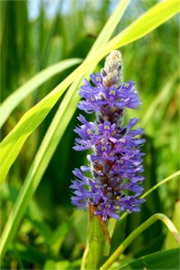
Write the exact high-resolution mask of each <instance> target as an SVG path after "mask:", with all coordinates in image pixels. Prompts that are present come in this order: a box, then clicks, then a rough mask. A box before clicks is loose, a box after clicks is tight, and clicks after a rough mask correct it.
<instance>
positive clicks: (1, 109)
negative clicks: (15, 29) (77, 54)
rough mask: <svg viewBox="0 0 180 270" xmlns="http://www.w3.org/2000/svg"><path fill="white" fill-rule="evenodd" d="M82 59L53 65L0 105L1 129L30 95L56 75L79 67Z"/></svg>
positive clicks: (68, 60)
mask: <svg viewBox="0 0 180 270" xmlns="http://www.w3.org/2000/svg"><path fill="white" fill-rule="evenodd" d="M80 62H81V59H78V58H73V59H67V60H63V61H61V62H59V63H56V64H54V65H51V66H50V67H47V68H45V69H44V70H42V71H40V72H39V73H38V74H36V75H35V76H34V77H33V78H31V79H30V80H29V81H27V82H26V83H25V84H23V85H22V86H21V87H19V88H18V89H17V90H15V91H14V92H13V93H12V94H11V95H10V96H9V97H8V98H7V99H6V100H5V101H4V102H3V103H2V104H1V105H0V115H1V118H0V128H1V127H2V125H3V124H4V123H5V121H6V120H7V118H8V117H9V115H10V114H11V112H12V111H13V110H14V109H15V108H16V107H17V106H18V105H19V103H20V102H21V101H22V100H23V99H24V98H25V97H27V96H28V95H29V94H30V93H32V92H33V91H35V90H36V89H38V87H39V86H40V85H41V84H43V83H44V82H46V81H47V80H49V79H50V78H52V77H53V76H54V75H56V74H58V73H60V72H62V71H63V70H65V69H67V68H69V67H72V66H73V65H77V64H79V63H80Z"/></svg>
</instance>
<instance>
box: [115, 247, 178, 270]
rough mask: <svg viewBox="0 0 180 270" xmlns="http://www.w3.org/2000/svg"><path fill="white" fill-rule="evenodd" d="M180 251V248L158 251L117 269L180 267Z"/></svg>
mask: <svg viewBox="0 0 180 270" xmlns="http://www.w3.org/2000/svg"><path fill="white" fill-rule="evenodd" d="M179 251H180V250H179V248H176V249H171V250H169V251H160V252H156V253H153V254H151V255H147V256H144V257H142V258H140V259H137V260H134V261H133V262H131V263H129V264H126V265H124V266H122V267H119V268H118V267H117V268H116V269H124V270H125V269H126V270H130V269H134V270H136V269H162V270H163V269H169V270H170V269H178V268H179ZM112 269H113V268H112Z"/></svg>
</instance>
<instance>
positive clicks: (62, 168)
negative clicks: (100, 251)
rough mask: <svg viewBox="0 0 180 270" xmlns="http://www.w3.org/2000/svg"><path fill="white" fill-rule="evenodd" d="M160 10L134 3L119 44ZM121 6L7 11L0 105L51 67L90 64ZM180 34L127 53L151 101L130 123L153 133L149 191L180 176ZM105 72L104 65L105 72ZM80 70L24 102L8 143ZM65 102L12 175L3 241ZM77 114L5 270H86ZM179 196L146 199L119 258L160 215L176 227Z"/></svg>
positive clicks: (128, 68)
mask: <svg viewBox="0 0 180 270" xmlns="http://www.w3.org/2000/svg"><path fill="white" fill-rule="evenodd" d="M157 2H158V1H157V0H152V1H151V0H148V1H143V0H141V1H139V0H135V1H132V3H131V4H130V5H129V8H128V10H127V12H126V13H125V15H124V17H123V19H122V20H121V23H120V24H119V25H118V27H117V29H116V31H115V33H114V34H116V33H118V32H120V31H121V30H122V29H124V28H125V27H127V26H128V25H129V24H130V23H131V22H132V21H133V20H135V19H136V18H138V17H139V16H140V15H141V14H143V13H144V12H145V11H147V10H148V9H149V8H150V7H152V6H153V5H154V4H156V3H157ZM117 3H118V1H116V0H111V1H107V0H105V1H103V0H99V1H98V0H68V1H67V0H66V1H65V0H58V1H53V0H49V1H45V0H44V1H40V0H29V1H26V0H23V1H1V33H0V38H1V40H0V42H1V43H0V45H1V79H0V81H1V89H2V91H1V102H3V101H4V100H5V99H6V98H7V97H8V96H9V95H10V94H11V93H13V92H14V91H15V90H16V89H17V88H18V87H19V86H21V85H23V84H24V83H25V82H26V81H27V80H28V79H30V78H31V77H32V76H33V75H35V74H36V73H38V72H39V71H40V70H42V69H44V68H45V67H47V66H49V65H51V64H53V63H56V62H58V61H60V60H63V59H68V58H72V57H80V58H82V59H83V58H85V57H86V55H87V53H88V51H89V49H90V48H91V46H92V44H93V43H94V41H95V39H96V37H97V36H98V34H99V33H100V31H101V29H102V28H103V26H104V24H105V22H106V21H107V19H108V18H109V16H110V14H111V13H112V12H113V10H114V8H115V7H116V5H117ZM178 34H179V33H178V17H177V16H175V17H173V18H172V19H170V20H169V21H168V22H166V23H165V24H164V25H162V26H160V27H159V28H158V29H157V30H155V31H153V32H152V33H151V34H149V35H147V36H146V37H144V38H143V39H140V40H138V41H136V42H134V43H132V44H129V45H127V46H125V47H123V48H122V49H121V52H122V55H123V66H124V68H123V69H124V72H123V73H124V80H125V81H126V80H128V79H131V80H133V81H135V82H136V87H137V89H138V90H139V93H140V96H141V99H142V101H143V103H142V106H141V108H140V109H139V110H138V111H134V112H128V117H130V116H138V117H139V118H140V120H141V124H142V125H143V127H144V129H145V132H146V140H147V142H146V144H145V146H144V151H145V152H146V156H145V161H144V166H145V172H144V175H145V178H146V180H145V182H144V185H145V190H147V189H148V188H150V187H151V186H153V185H154V184H156V183H158V182H159V181H161V180H162V179H163V178H165V177H168V176H169V175H171V174H172V173H174V172H176V171H177V170H178V161H179V159H178V155H177V149H178V148H179V145H178V143H179V141H178V100H179V94H178V93H179V92H178V90H179V89H178V78H177V76H178V73H177V72H178V69H179V58H178V55H179V54H178V49H177V48H178ZM102 65H103V62H101V63H100V65H99V66H98V67H97V70H100V69H101V67H102ZM73 69H74V67H73V68H70V69H68V70H67V71H64V72H62V73H60V74H58V75H56V76H54V77H53V78H51V79H50V80H48V81H47V82H46V83H44V84H43V85H42V86H41V87H39V89H37V91H35V92H34V93H33V94H31V95H29V96H28V97H27V98H25V99H24V101H23V102H22V103H21V104H20V105H19V106H18V107H17V108H16V109H15V110H14V111H13V113H12V114H11V116H10V117H9V118H8V121H7V122H6V123H5V124H4V126H3V129H2V131H1V139H3V138H4V137H5V136H6V135H7V134H8V133H9V132H10V131H11V130H12V128H13V127H14V126H15V125H16V123H17V122H18V120H19V119H20V118H21V116H22V115H23V114H24V112H26V111H27V110H28V109H30V108H31V107H32V106H33V105H34V104H36V103H37V102H38V101H39V100H40V99H42V98H43V97H44V96H45V95H46V94H47V93H49V92H50V91H51V90H52V89H53V88H54V87H55V86H56V85H57V84H59V83H60V82H61V81H62V80H63V79H64V78H65V77H66V76H67V75H68V74H70V73H71V71H72V70H73ZM60 102H61V100H60V101H59V102H58V104H56V106H55V107H54V108H53V110H52V111H51V113H50V114H49V115H48V117H47V118H46V119H45V121H44V122H43V123H42V124H41V126H40V127H39V128H38V130H37V131H36V132H34V133H33V135H31V136H30V138H29V139H28V140H27V142H26V143H25V145H24V147H23V150H22V151H21V153H20V155H19V156H18V159H17V160H16V162H15V163H14V165H13V167H12V169H11V170H10V173H9V176H8V180H7V181H6V184H5V185H4V186H3V189H2V191H1V208H0V222H1V224H0V225H1V226H0V227H1V231H2V229H3V227H4V225H5V222H6V220H7V218H8V215H9V212H10V210H11V208H12V206H13V204H14V202H15V200H16V197H17V195H18V193H19V190H20V188H21V186H22V184H23V181H24V179H25V176H26V174H27V171H28V169H29V167H30V164H31V162H32V160H33V159H34V156H35V154H36V152H37V149H38V147H39V145H40V143H41V141H42V138H43V136H44V134H45V132H46V130H47V128H48V126H49V124H50V122H51V120H52V118H53V116H54V114H55V112H56V110H57V108H58V106H59V104H60ZM78 114H79V111H78V110H77V111H76V113H75V115H74V117H73V119H72V120H71V123H70V124H69V126H68V128H67V130H66V132H65V134H64V136H63V139H62V140H61V142H60V144H59V145H58V148H57V150H56V152H55V154H54V156H53V158H52V160H51V162H50V164H49V166H48V169H47V170H46V172H45V174H44V176H43V178H42V180H41V183H40V185H39V187H38V190H37V191H36V194H35V196H34V197H33V200H32V201H31V204H30V205H29V207H28V209H27V211H26V214H25V216H24V219H23V221H22V222H21V225H20V226H19V230H18V232H17V234H16V237H15V239H14V241H13V243H12V245H11V246H10V247H9V249H8V252H7V254H6V257H5V259H4V262H3V268H4V269H79V259H80V258H81V256H82V253H83V251H84V247H85V237H86V230H87V213H85V212H83V211H74V209H73V207H72V206H71V202H70V196H71V191H70V190H69V185H70V182H71V180H72V178H73V176H72V170H73V168H75V167H79V166H80V165H82V164H83V163H85V160H86V154H87V153H79V152H75V151H74V150H72V146H73V144H74V139H75V134H74V133H73V128H74V127H75V125H76V124H77V121H76V117H77V115H78ZM178 193H179V192H178V185H177V181H176V180H173V181H171V182H169V183H168V184H166V185H164V186H162V187H160V188H159V189H158V190H157V191H155V192H153V193H152V194H151V195H150V196H148V197H147V201H146V203H145V204H144V205H143V206H142V211H141V213H138V214H137V213H136V214H132V215H129V216H128V218H127V219H126V220H125V222H123V224H121V223H119V225H118V227H117V234H116V237H114V238H113V239H112V250H114V249H115V248H116V247H117V246H118V244H119V243H120V241H121V240H122V238H123V237H124V236H125V235H128V234H129V233H130V232H131V231H132V230H133V229H134V228H135V227H137V225H139V224H140V223H141V222H142V221H144V220H145V219H147V218H148V217H149V216H151V215H152V214H153V213H156V212H162V213H164V214H166V215H168V216H169V217H170V218H172V216H173V211H174V207H175V202H176V201H177V199H178ZM122 226H123V227H122ZM122 228H123V230H122ZM122 231H123V233H122ZM165 238H166V235H165V233H164V227H162V226H161V224H159V223H157V224H156V225H153V227H151V228H150V229H148V230H147V231H146V232H144V234H142V235H141V237H138V239H137V241H135V243H134V244H132V245H131V246H130V248H129V249H128V250H127V252H126V253H129V252H130V253H132V254H133V256H135V257H136V256H140V255H145V254H148V253H151V252H155V251H158V250H160V249H167V248H168V247H170V246H168V245H167V244H166V242H167V239H165ZM172 247H173V244H172Z"/></svg>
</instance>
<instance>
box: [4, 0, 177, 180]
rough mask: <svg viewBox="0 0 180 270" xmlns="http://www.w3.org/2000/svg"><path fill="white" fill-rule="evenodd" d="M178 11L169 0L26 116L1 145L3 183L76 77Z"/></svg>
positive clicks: (87, 63)
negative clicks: (31, 135)
mask: <svg viewBox="0 0 180 270" xmlns="http://www.w3.org/2000/svg"><path fill="white" fill-rule="evenodd" d="M179 9H180V7H179V1H178V0H169V1H165V2H162V3H159V4H157V5H156V6H155V7H153V8H152V9H150V10H149V11H148V12H146V13H145V14H144V15H143V16H142V17H140V18H139V19H137V20H136V21H135V22H134V23H132V25H130V26H129V27H128V28H126V29H125V30H124V31H123V32H121V33H120V34H118V35H117V36H116V37H115V38H114V39H112V40H111V41H110V42H109V43H108V44H107V46H105V45H104V46H102V48H101V49H99V50H97V52H96V53H94V54H93V56H91V57H90V58H88V59H86V60H85V61H84V63H83V64H81V66H79V67H78V68H77V69H76V70H75V71H74V72H72V73H71V74H70V75H69V76H68V77H67V78H66V79H65V80H64V81H63V82H62V83H60V84H59V85H58V86H57V87H56V88H55V89H54V90H53V91H52V92H51V93H50V94H48V95H47V96H46V97H45V98H44V99H42V100H41V101H40V102H39V103H38V104H37V105H36V106H34V107H33V108H32V109H30V110H29V111H28V112H27V113H25V114H24V116H23V117H22V118H21V120H20V121H19V123H18V124H17V125H16V127H15V128H14V129H13V131H12V132H11V133H10V134H9V135H8V136H7V137H6V138H5V139H4V140H3V141H2V143H1V144H0V152H1V156H0V163H1V171H0V173H1V179H0V184H2V182H3V181H4V179H5V177H6V175H7V173H8V171H9V169H10V167H11V165H12V164H13V162H14V160H15V159H16V157H17V155H18V154H19V152H20V150H21V148H22V146H23V144H24V142H25V141H26V139H27V138H28V137H29V135H30V134H31V133H32V132H33V131H34V130H35V129H36V128H37V127H38V126H39V125H40V123H41V122H42V121H43V120H44V118H45V117H46V115H47V114H48V113H49V111H50V110H51V109H52V107H53V106H54V104H55V103H56V102H57V100H58V99H59V98H60V96H61V95H62V94H63V92H64V91H65V90H66V88H67V87H68V86H69V85H70V84H71V82H72V81H74V80H75V79H76V78H77V76H82V75H83V74H84V73H85V72H86V71H87V70H90V69H91V68H92V67H94V66H95V65H96V64H97V63H98V62H99V61H100V60H101V59H102V58H103V57H104V56H105V55H106V54H108V53H109V52H110V51H111V50H114V49H117V48H120V47H122V46H124V45H126V44H128V43H130V42H132V41H135V40H137V39H139V38H141V37H143V36H144V35H146V34H148V33H149V32H151V31H152V30H153V29H155V28H156V27H158V26H159V25H160V24H162V23H163V22H165V21H166V20H168V19H169V18H170V17H172V16H173V15H175V14H176V13H177V12H178V11H179Z"/></svg>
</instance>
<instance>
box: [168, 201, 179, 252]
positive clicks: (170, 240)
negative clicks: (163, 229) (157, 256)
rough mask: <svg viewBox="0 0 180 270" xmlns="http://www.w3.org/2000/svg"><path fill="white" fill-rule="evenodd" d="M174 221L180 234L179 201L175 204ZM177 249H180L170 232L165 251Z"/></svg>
mask: <svg viewBox="0 0 180 270" xmlns="http://www.w3.org/2000/svg"><path fill="white" fill-rule="evenodd" d="M172 221H173V223H174V225H175V226H176V228H177V229H178V231H179V232H180V201H179V200H178V201H177V202H176V203H175V207H174V213H173V217H172ZM176 247H178V244H177V243H176V241H175V240H174V237H173V236H172V234H171V233H170V232H169V231H168V233H167V237H166V240H165V243H164V249H171V248H176Z"/></svg>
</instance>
